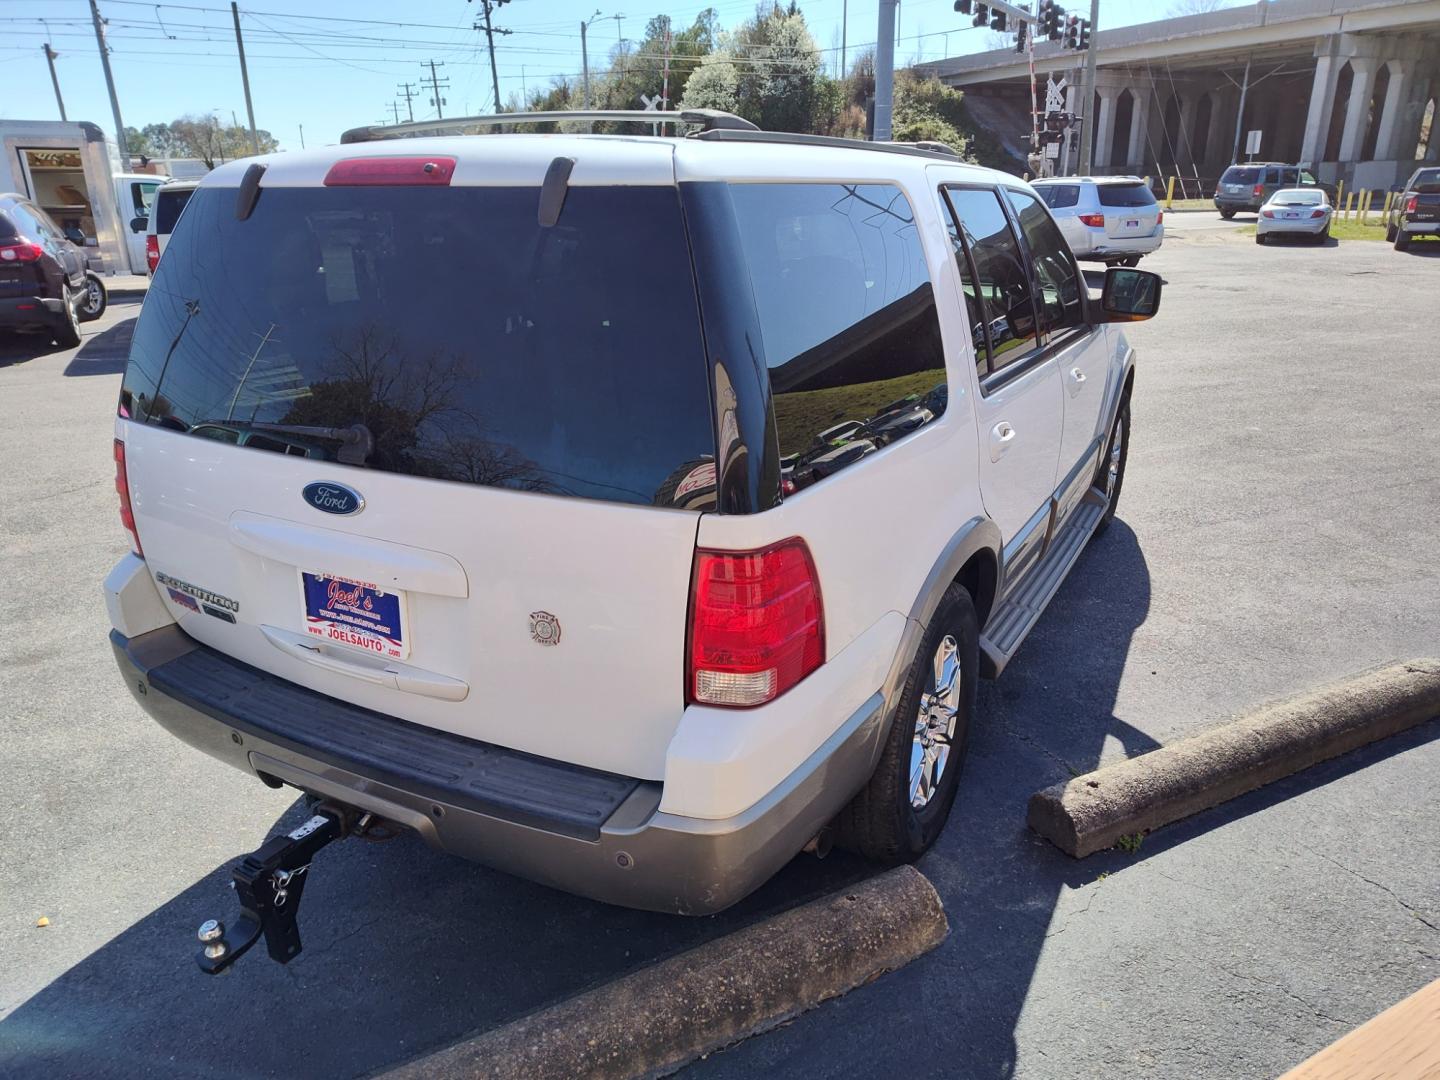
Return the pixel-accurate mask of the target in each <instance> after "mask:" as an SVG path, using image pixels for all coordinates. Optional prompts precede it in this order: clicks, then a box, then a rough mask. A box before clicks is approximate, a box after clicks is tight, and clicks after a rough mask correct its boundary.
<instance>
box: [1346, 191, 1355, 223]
mask: <svg viewBox="0 0 1440 1080" xmlns="http://www.w3.org/2000/svg"><path fill="white" fill-rule="evenodd" d="M1354 201H1355V192H1353V191H1352V192H1350V194H1348V195H1346V196H1345V220H1346V221H1349V220H1350V204H1351V203H1353V202H1354Z"/></svg>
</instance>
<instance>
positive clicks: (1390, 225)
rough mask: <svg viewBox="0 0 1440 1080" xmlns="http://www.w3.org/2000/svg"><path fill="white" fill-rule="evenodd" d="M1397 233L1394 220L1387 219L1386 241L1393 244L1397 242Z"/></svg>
mask: <svg viewBox="0 0 1440 1080" xmlns="http://www.w3.org/2000/svg"><path fill="white" fill-rule="evenodd" d="M1395 234H1396V229H1395V223H1394V222H1393V221H1387V222H1386V223H1385V242H1386V243H1387V244H1393V243H1394V242H1395Z"/></svg>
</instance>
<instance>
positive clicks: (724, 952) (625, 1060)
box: [385, 866, 948, 1080]
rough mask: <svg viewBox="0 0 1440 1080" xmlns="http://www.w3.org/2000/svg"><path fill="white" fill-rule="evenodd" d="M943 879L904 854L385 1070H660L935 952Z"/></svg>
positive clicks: (400, 1075)
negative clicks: (795, 903) (938, 886)
mask: <svg viewBox="0 0 1440 1080" xmlns="http://www.w3.org/2000/svg"><path fill="white" fill-rule="evenodd" d="M947 932H948V925H947V923H946V920H945V911H944V908H943V907H942V905H941V903H940V897H939V895H938V894H937V893H936V892H935V888H934V886H932V885H931V884H930V882H929V881H928V880H926V878H925V876H924V875H923V874H921V873H920V872H919V871H918V870H915V869H914V868H913V867H909V866H902V867H900V868H898V869H896V870H891V871H888V872H887V873H884V874H881V875H879V876H878V877H875V878H872V879H870V880H869V881H865V882H862V883H860V884H858V885H856V886H854V887H853V888H850V889H846V890H844V891H843V892H839V893H834V894H832V895H830V896H826V897H822V898H820V899H818V900H814V901H811V902H810V903H808V904H805V905H803V906H801V907H798V908H795V909H793V910H791V911H787V912H784V913H783V914H780V915H776V916H774V917H773V918H770V919H766V920H765V921H764V922H761V923H758V924H756V925H754V926H748V927H746V928H744V929H742V930H738V931H736V932H735V933H733V934H727V935H726V936H725V937H722V938H719V939H717V940H715V941H710V942H707V943H706V944H704V945H701V946H699V947H697V948H694V949H691V950H689V951H687V952H684V953H681V954H680V955H678V956H674V957H671V958H670V959H668V960H664V961H661V962H660V963H658V964H655V965H653V966H651V967H648V968H644V969H642V970H640V971H637V972H634V973H632V974H630V975H626V976H625V977H623V978H621V979H617V980H616V981H614V982H612V983H608V984H606V985H604V986H601V987H598V988H597V989H594V990H591V991H589V992H588V993H585V994H581V995H580V996H579V997H574V998H571V999H569V1000H568V1001H563V1002H560V1003H559V1004H558V1005H552V1006H550V1007H549V1008H547V1009H542V1010H541V1011H540V1012H537V1013H532V1014H531V1015H529V1016H526V1017H523V1018H521V1019H519V1020H516V1021H514V1022H513V1023H510V1024H507V1025H505V1026H504V1027H501V1028H497V1029H496V1030H494V1031H490V1032H487V1033H485V1034H483V1035H480V1036H478V1037H477V1038H474V1039H471V1040H468V1041H466V1042H463V1043H460V1044H458V1045H456V1046H452V1047H450V1048H448V1049H446V1050H441V1051H439V1052H438V1053H435V1054H432V1055H430V1056H428V1057H424V1058H421V1059H419V1060H416V1061H413V1062H410V1063H409V1064H407V1065H404V1066H401V1067H400V1068H398V1069H395V1070H393V1071H391V1072H388V1073H386V1074H385V1080H419V1078H421V1077H424V1078H426V1080H436V1078H441V1080H444V1078H451V1077H454V1078H459V1077H465V1078H467V1080H469V1078H472V1077H497V1078H498V1077H516V1076H523V1077H526V1078H527V1080H547V1078H551V1077H553V1078H557V1080H559V1078H564V1080H569V1078H572V1077H594V1078H601V1077H604V1078H610V1077H615V1078H619V1077H637V1076H652V1075H656V1074H659V1073H663V1072H664V1071H666V1070H669V1069H674V1068H678V1067H679V1066H681V1065H683V1064H685V1063H686V1062H688V1061H693V1060H694V1059H695V1058H697V1057H699V1056H700V1055H701V1054H704V1053H708V1052H709V1051H712V1050H718V1049H720V1048H721V1047H723V1046H727V1045H729V1044H731V1043H734V1042H736V1041H738V1040H740V1039H743V1038H745V1037H746V1036H748V1035H753V1034H755V1033H757V1032H760V1031H764V1030H766V1029H767V1028H771V1027H774V1026H775V1025H776V1024H779V1023H781V1022H783V1021H784V1020H787V1019H789V1018H790V1017H792V1016H795V1015H797V1014H799V1013H801V1012H804V1011H805V1010H807V1009H810V1008H812V1007H814V1006H815V1005H817V1004H819V1003H820V1002H822V1001H824V1000H826V999H827V998H832V997H837V996H839V995H840V994H843V993H845V992H846V991H848V990H851V989H854V988H855V987H856V986H859V985H861V984H862V983H865V982H868V981H869V980H871V979H873V978H875V977H876V976H877V975H881V974H883V973H885V972H887V971H892V970H894V969H895V968H898V967H902V966H903V965H905V964H906V963H908V962H910V961H911V960H914V959H915V958H916V957H917V956H921V955H923V954H924V953H927V952H929V951H930V950H931V949H933V948H935V946H937V945H939V944H940V942H941V941H942V940H944V938H945V935H946V933H947Z"/></svg>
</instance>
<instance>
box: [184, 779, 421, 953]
mask: <svg viewBox="0 0 1440 1080" xmlns="http://www.w3.org/2000/svg"><path fill="white" fill-rule="evenodd" d="M395 829H398V826H394V825H392V824H391V823H389V822H383V823H382V822H379V821H378V820H377V819H375V818H373V817H372V816H371V815H370V814H365V813H361V812H360V811H357V810H354V809H351V808H350V807H344V806H338V805H336V804H334V803H321V804H320V805H318V806H317V807H316V808H315V816H314V817H312V818H311V819H310V820H309V821H307V822H305V824H303V825H301V826H300V827H299V828H298V829H295V830H294V831H292V832H290V833H287V834H286V835H284V836H276V837H274V838H272V839H270V840H267V841H265V843H264V844H263V845H261V846H260V848H259V849H258V850H256V851H252V852H251V853H250V854H249V855H246V856H245V858H243V859H241V860H240V862H239V863H238V864H237V865H236V867H235V869H234V871H233V873H232V876H231V880H230V887H231V888H233V889H234V890H235V894H236V895H237V896H238V897H239V898H240V918H239V919H238V920H236V922H235V925H234V926H233V927H232V928H231V929H229V930H227V929H226V928H225V924H224V923H223V922H221V921H220V920H219V919H207V920H205V922H203V923H201V925H200V934H199V936H200V951H199V952H198V953H196V955H195V961H196V963H198V964H199V965H200V970H201V971H203V972H205V973H206V974H207V975H219V974H220V973H221V972H224V971H226V970H228V969H229V967H230V965H231V964H233V963H234V962H235V961H236V960H238V959H240V957H242V956H244V955H245V953H246V952H248V951H249V949H250V946H252V945H254V944H255V942H256V941H258V940H259V939H260V935H261V934H264V935H265V948H266V950H267V951H268V952H269V953H270V959H272V960H276V961H278V962H279V963H282V964H288V963H289V962H290V961H291V960H294V959H295V957H297V956H299V955H300V949H301V945H300V928H299V927H298V926H297V925H296V922H295V920H296V917H297V916H298V915H299V914H300V898H301V896H303V895H304V892H305V881H306V879H307V878H308V877H309V871H310V863H311V860H312V859H313V858H314V857H315V854H316V853H317V852H318V851H319V850H320V849H321V848H323V847H325V846H326V845H327V844H329V843H330V842H331V841H334V840H342V839H344V838H345V837H347V836H351V835H356V836H361V837H363V838H365V839H367V840H389V839H393V838H394V836H395V832H394V831H391V830H395Z"/></svg>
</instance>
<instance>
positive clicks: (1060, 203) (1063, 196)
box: [1035, 184, 1080, 210]
mask: <svg viewBox="0 0 1440 1080" xmlns="http://www.w3.org/2000/svg"><path fill="white" fill-rule="evenodd" d="M1035 190H1036V192H1037V193H1039V195H1040V198H1042V199H1044V200H1045V205H1046V206H1048V207H1050V209H1052V210H1063V209H1065V208H1066V207H1067V206H1079V205H1080V185H1079V184H1040V185H1037V186H1036V188H1035Z"/></svg>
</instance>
